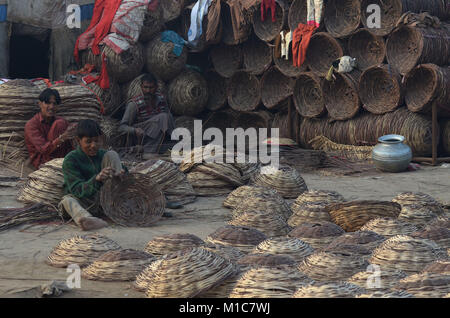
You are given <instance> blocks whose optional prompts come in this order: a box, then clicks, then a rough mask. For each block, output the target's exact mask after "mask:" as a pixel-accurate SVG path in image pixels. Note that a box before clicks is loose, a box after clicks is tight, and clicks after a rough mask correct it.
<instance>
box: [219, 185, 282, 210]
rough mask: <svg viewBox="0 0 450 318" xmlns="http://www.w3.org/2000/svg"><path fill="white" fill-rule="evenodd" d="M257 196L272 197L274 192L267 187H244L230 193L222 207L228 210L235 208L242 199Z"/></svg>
mask: <svg viewBox="0 0 450 318" xmlns="http://www.w3.org/2000/svg"><path fill="white" fill-rule="evenodd" d="M258 194H269V195H274V194H276V191H275V190H273V189H271V188H267V187H260V186H249V185H244V186H241V187H239V188H237V189H236V190H234V191H233V192H231V193H230V194H229V195H228V196H227V197H226V199H225V200H224V201H223V206H224V207H226V208H229V209H234V208H237V207H238V206H239V205H241V203H242V201H243V200H244V199H246V198H249V197H252V196H255V195H258Z"/></svg>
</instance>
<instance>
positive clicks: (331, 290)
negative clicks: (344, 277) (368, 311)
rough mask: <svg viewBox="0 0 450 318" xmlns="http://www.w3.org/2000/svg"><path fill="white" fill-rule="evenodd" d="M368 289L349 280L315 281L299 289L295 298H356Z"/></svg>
mask: <svg viewBox="0 0 450 318" xmlns="http://www.w3.org/2000/svg"><path fill="white" fill-rule="evenodd" d="M365 292H366V290H365V289H364V288H362V287H360V286H358V285H354V284H350V283H347V282H335V283H313V284H311V285H307V286H303V287H301V288H300V289H299V290H297V291H296V292H295V294H294V296H293V298H355V297H357V296H358V295H360V294H363V293H365Z"/></svg>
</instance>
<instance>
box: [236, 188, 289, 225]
mask: <svg viewBox="0 0 450 318" xmlns="http://www.w3.org/2000/svg"><path fill="white" fill-rule="evenodd" d="M249 211H257V212H258V211H262V212H270V213H274V214H277V215H279V216H281V217H282V218H283V219H284V220H287V219H289V217H290V216H291V214H292V211H291V209H290V208H289V206H288V205H287V203H286V202H285V201H284V199H283V198H282V197H281V196H280V195H279V194H277V193H259V194H254V195H253V196H248V197H247V198H244V199H243V200H242V201H241V202H240V204H239V205H238V206H237V207H236V208H235V209H233V210H232V211H231V214H232V215H233V217H237V216H238V215H239V214H242V213H245V212H249Z"/></svg>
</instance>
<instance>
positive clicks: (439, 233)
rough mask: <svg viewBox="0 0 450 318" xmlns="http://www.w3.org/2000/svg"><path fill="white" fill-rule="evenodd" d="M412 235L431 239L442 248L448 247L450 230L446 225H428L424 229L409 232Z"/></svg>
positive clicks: (449, 245) (449, 244)
mask: <svg viewBox="0 0 450 318" xmlns="http://www.w3.org/2000/svg"><path fill="white" fill-rule="evenodd" d="M411 236H412V237H418V238H423V239H428V240H432V241H434V242H435V243H437V245H439V246H440V247H442V248H445V249H449V248H450V230H449V229H448V228H446V227H439V226H435V225H434V226H433V225H429V226H427V227H426V228H425V229H424V230H421V231H417V232H415V233H412V234H411Z"/></svg>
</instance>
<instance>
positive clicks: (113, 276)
mask: <svg viewBox="0 0 450 318" xmlns="http://www.w3.org/2000/svg"><path fill="white" fill-rule="evenodd" d="M154 261H155V258H154V257H153V256H152V255H150V254H147V253H145V252H142V251H136V250H131V249H126V250H117V251H110V252H107V253H105V254H103V255H102V256H100V257H99V258H98V259H96V260H95V261H94V262H93V263H92V264H90V265H89V266H87V267H85V268H84V269H83V271H82V274H81V275H82V277H83V278H86V279H89V280H99V281H105V282H114V281H132V280H135V279H136V276H137V275H138V274H139V273H140V272H142V271H143V270H144V268H145V267H147V266H148V265H150V264H151V263H152V262H154Z"/></svg>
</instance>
